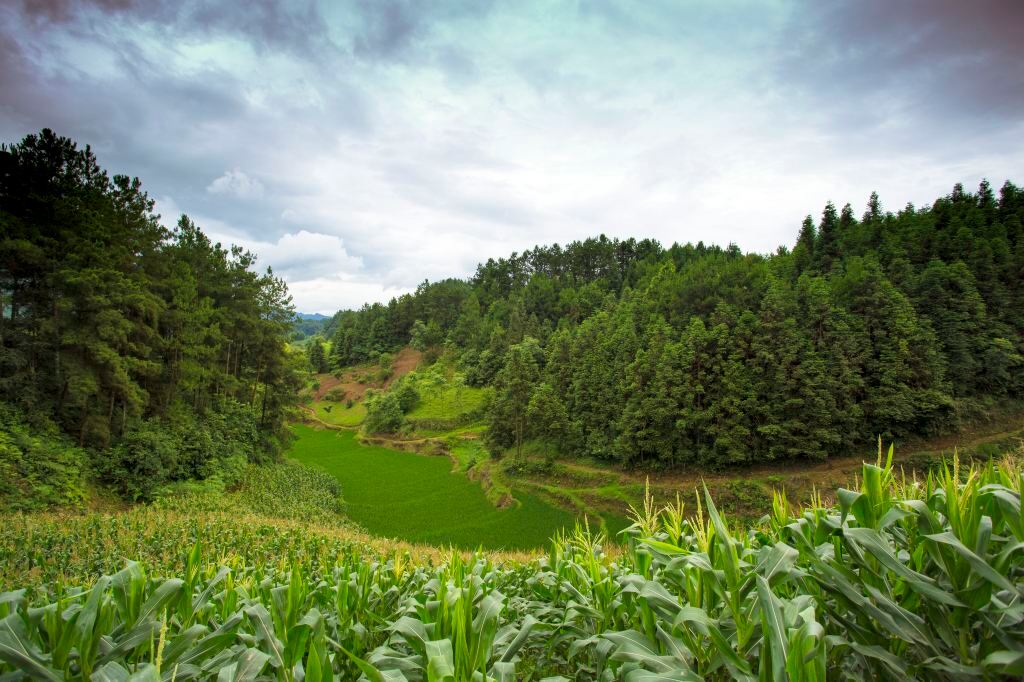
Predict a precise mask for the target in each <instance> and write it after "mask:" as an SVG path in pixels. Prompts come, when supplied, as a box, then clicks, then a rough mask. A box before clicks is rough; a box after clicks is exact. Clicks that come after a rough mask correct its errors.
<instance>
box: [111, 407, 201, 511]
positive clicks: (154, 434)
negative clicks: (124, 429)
mask: <svg viewBox="0 0 1024 682" xmlns="http://www.w3.org/2000/svg"><path fill="white" fill-rule="evenodd" d="M180 445H181V443H180V441H179V440H178V439H176V438H174V434H173V433H171V432H170V431H168V430H167V429H165V428H162V427H161V426H160V425H159V424H153V423H146V422H144V423H143V424H141V425H140V426H139V427H138V428H137V429H135V430H134V431H130V432H128V433H127V434H125V436H124V437H123V438H122V439H121V442H119V443H118V444H117V445H115V446H114V447H112V448H110V449H109V450H107V451H105V452H101V453H98V454H97V456H96V458H95V468H96V472H97V473H98V474H99V477H100V480H101V481H103V482H104V483H106V484H108V485H110V486H111V487H112V488H114V490H116V491H117V492H118V494H120V495H121V496H122V497H125V498H128V499H131V500H136V501H138V500H144V501H148V500H150V499H152V495H153V492H154V491H155V490H156V489H157V488H159V487H160V486H162V485H164V484H166V483H169V482H170V481H172V480H175V474H178V475H179V476H180V473H181V472H182V471H183V470H187V467H188V466H189V464H190V462H188V461H185V462H179V461H178V452H179V446H180ZM186 457H188V455H186ZM179 467H184V469H183V468H179Z"/></svg>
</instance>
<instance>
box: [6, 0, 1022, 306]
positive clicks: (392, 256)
mask: <svg viewBox="0 0 1024 682" xmlns="http://www.w3.org/2000/svg"><path fill="white" fill-rule="evenodd" d="M179 4H180V3H166V8H168V9H167V11H168V12H169V13H170V15H171V16H172V17H179V18H182V20H181V21H178V22H175V21H166V20H151V21H143V20H140V19H138V18H137V17H135V15H133V14H132V13H111V14H109V15H107V16H106V17H105V18H106V19H107V20H105V21H88V22H86V21H81V22H79V23H74V22H72V23H71V24H68V25H60V26H57V25H53V24H49V23H39V22H33V21H30V20H28V19H25V20H21V19H19V18H18V17H17V16H15V15H16V14H17V12H15V11H14V10H10V11H9V12H8V14H7V15H4V18H5V19H9V20H10V21H9V23H7V24H6V25H4V26H6V29H5V28H4V26H0V43H3V39H5V38H6V39H8V41H9V44H10V45H15V46H20V48H21V49H20V52H19V55H21V57H22V60H21V61H19V60H18V59H13V58H12V60H11V69H9V70H10V72H11V74H14V75H12V76H10V77H8V78H7V79H6V80H4V81H3V82H4V85H5V86H7V87H5V88H0V109H2V110H3V111H4V113H5V116H3V117H0V133H2V134H3V135H5V136H6V137H5V138H3V139H0V141H10V140H13V139H17V138H18V137H20V136H21V135H23V134H25V133H27V132H32V131H33V130H38V129H39V128H40V127H42V125H47V126H50V127H53V128H55V129H57V130H58V132H60V133H61V134H65V135H71V136H72V137H75V138H76V139H77V140H78V141H79V142H80V143H82V144H85V143H92V144H93V145H94V149H96V151H97V153H98V154H99V156H100V162H101V163H102V164H104V166H105V167H107V168H108V169H110V170H111V171H113V172H129V173H131V174H132V175H136V174H137V175H139V176H140V177H142V179H143V180H144V181H145V183H146V186H147V188H148V189H152V191H153V192H154V194H155V195H156V196H159V197H161V198H160V199H159V201H158V208H159V210H160V211H161V213H163V215H164V222H165V224H168V225H169V226H171V225H173V223H174V222H175V221H176V219H177V217H178V215H179V214H180V212H181V208H185V209H186V210H187V211H188V212H189V214H190V215H191V216H192V217H193V219H194V220H195V221H196V222H197V223H198V224H199V225H200V226H201V227H203V228H204V229H205V230H206V231H207V232H208V233H210V234H211V236H212V237H213V238H214V239H217V240H220V241H222V242H223V243H225V244H227V243H238V244H241V245H243V246H245V247H246V248H249V249H250V250H252V251H254V252H255V253H257V254H258V255H259V258H260V265H262V266H265V265H268V264H269V265H272V266H273V267H274V270H275V271H276V272H278V273H279V274H281V276H283V277H284V278H285V279H286V280H287V281H288V282H289V284H290V288H291V290H292V293H293V295H294V297H295V300H296V302H297V305H298V307H299V308H300V309H301V310H304V311H310V312H312V311H322V312H330V311H333V310H335V309H337V308H340V307H358V306H359V305H360V304H362V303H363V302H365V301H380V300H386V299H387V298H389V297H390V296H391V295H394V294H395V293H401V292H404V291H408V290H410V289H413V288H415V286H416V285H417V284H418V283H419V282H421V281H423V279H424V278H429V279H431V280H436V279H440V278H443V277H449V276H467V275H470V274H472V272H473V270H474V268H475V266H476V264H477V263H479V262H481V261H485V260H486V259H487V258H490V257H501V256H507V255H509V253H511V252H512V251H513V250H516V251H522V250H523V249H525V248H529V247H531V246H533V245H535V244H550V243H553V242H560V243H563V244H564V243H566V242H568V241H572V240H575V239H583V238H586V237H589V236H596V235H597V234H599V233H602V232H603V233H605V234H607V235H609V236H618V237H630V236H635V237H638V238H643V237H653V238H656V239H659V240H660V241H662V243H663V244H665V245H668V244H670V243H671V242H673V241H682V242H686V241H697V240H704V241H705V242H716V243H719V244H725V243H727V242H730V241H733V242H736V243H737V244H738V245H739V246H740V247H741V248H742V249H744V250H755V251H760V252H768V251H772V250H774V249H775V248H776V247H777V246H778V245H780V244H790V245H791V244H792V243H793V242H794V240H795V237H796V233H797V230H798V229H799V225H800V221H801V218H802V217H803V216H804V215H805V214H807V213H813V214H815V215H817V214H819V213H820V211H821V208H822V206H823V205H824V203H825V201H827V200H830V199H831V200H833V201H835V202H836V203H837V204H839V205H841V204H842V203H845V202H846V201H850V202H851V203H852V204H853V205H854V207H855V209H856V212H857V213H858V214H859V213H860V210H861V209H862V207H863V204H864V202H865V201H866V200H867V197H868V195H869V193H870V192H871V191H872V190H877V191H878V192H879V193H880V195H881V198H882V201H883V203H884V205H885V206H886V207H887V208H891V209H898V208H900V207H902V206H903V205H904V204H905V203H906V202H907V201H913V202H915V203H916V204H918V205H920V204H921V203H922V202H930V201H931V200H933V199H934V198H935V197H936V196H939V195H941V194H944V193H946V192H948V191H949V190H950V188H951V186H952V184H953V183H954V182H956V181H958V180H959V181H962V182H964V183H965V185H971V184H974V183H976V182H977V180H978V179H980V177H981V176H987V177H988V178H989V179H990V180H991V181H992V182H993V184H995V185H996V186H998V185H999V184H1001V182H1002V181H1003V180H1004V179H1005V178H1007V177H1009V178H1011V179H1016V180H1017V181H1018V182H1019V181H1020V180H1021V178H1020V177H1019V176H1018V177H1016V178H1014V177H1013V175H1014V174H1019V173H1020V168H1021V167H1022V166H1024V148H1022V147H1021V145H1019V144H1017V141H1018V140H1019V139H1020V136H1021V133H1022V131H1024V125H1022V122H1024V117H1022V116H1021V115H1020V113H1019V112H1020V107H1015V108H1013V109H1011V110H1010V111H1012V113H1010V114H1000V115H999V116H998V117H994V118H988V117H989V116H994V114H990V113H985V112H988V111H989V109H990V107H988V101H987V100H985V99H984V98H983V97H981V96H980V95H979V96H978V98H977V101H974V100H972V99H970V98H965V99H964V102H965V104H966V105H971V106H966V108H965V109H964V110H962V111H960V112H959V114H958V113H957V111H956V109H957V108H956V107H954V106H953V105H951V104H950V103H949V101H948V100H942V101H943V104H942V106H938V105H936V104H935V103H934V102H933V101H931V100H930V99H929V97H928V96H926V95H927V94H928V92H929V90H928V89H927V88H925V89H921V87H923V86H921V83H920V82H919V79H916V78H910V77H906V76H907V73H908V72H907V71H905V70H901V68H900V64H899V63H898V60H896V61H895V62H893V63H892V64H889V66H891V67H892V69H891V71H890V72H888V76H889V79H888V80H892V81H894V82H898V84H899V90H900V97H898V98H896V99H895V100H894V99H892V98H890V97H889V96H888V95H889V94H892V91H891V90H885V89H881V90H880V89H878V88H879V86H878V84H877V83H876V79H875V78H873V77H872V74H877V73H880V72H881V71H883V69H881V68H878V69H874V70H870V69H869V70H863V69H860V68H859V67H858V66H857V60H856V59H853V62H852V66H851V68H852V69H853V71H852V73H853V75H856V74H857V73H860V74H861V75H862V76H864V79H863V80H860V79H858V80H857V82H856V83H852V84H851V83H850V82H848V80H847V79H836V78H834V75H833V73H832V67H833V66H842V64H836V63H835V60H836V59H840V60H842V59H846V58H848V57H850V55H851V54H852V53H848V52H847V51H842V50H841V51H838V52H835V53H828V54H830V55H831V56H832V59H826V60H824V61H823V62H822V63H823V64H824V65H825V67H827V68H825V73H824V76H827V77H828V78H829V79H831V80H834V81H835V83H836V86H837V87H839V86H841V87H842V88H843V96H841V97H835V96H833V94H831V90H829V91H828V93H829V94H828V96H827V97H825V96H823V95H822V94H821V93H818V94H815V89H814V88H811V87H808V83H818V82H819V80H820V78H818V76H821V74H818V76H815V77H814V78H811V79H810V80H809V81H808V80H807V78H806V77H802V76H800V74H799V73H796V74H795V75H794V69H793V68H792V63H791V62H792V60H793V59H794V58H799V59H797V61H798V62H799V63H803V62H804V61H805V60H808V59H810V60H813V56H814V53H813V52H811V53H804V52H802V51H800V50H799V49H796V48H795V47H794V44H792V36H791V35H790V34H788V33H787V32H786V31H784V30H783V29H784V28H786V27H787V26H789V27H790V28H791V29H792V30H798V29H813V28H814V25H813V23H812V24H808V21H809V20H810V19H813V17H812V16H810V15H809V13H808V12H807V11H805V9H802V8H800V7H799V6H794V5H787V4H785V3H783V4H781V5H780V4H777V3H768V4H765V3H757V2H740V3H726V4H722V3H706V4H700V3H688V4H687V5H686V7H685V8H679V9H677V10H672V9H671V3H668V4H667V5H666V4H658V3H620V4H616V3H614V2H602V3H562V4H558V3H555V4H553V5H552V4H551V3H546V2H543V1H542V0H541V2H539V3H536V4H530V3H529V2H524V3H496V4H494V5H493V6H492V7H491V10H488V11H485V10H482V9H481V10H479V11H473V12H469V13H459V12H451V11H449V10H444V11H440V10H432V9H431V8H432V7H434V6H433V5H431V4H430V3H404V4H403V3H399V4H396V5H394V7H392V6H391V5H390V4H389V5H388V6H387V7H386V8H383V7H378V6H377V5H376V4H375V3H363V4H361V7H362V9H354V8H346V7H343V6H341V5H338V6H336V7H333V8H332V10H330V11H328V12H327V13H326V15H325V17H324V20H325V22H326V23H327V29H328V32H329V33H330V41H327V42H323V41H317V40H316V38H317V34H316V33H315V31H311V27H314V26H315V22H309V21H306V20H305V17H301V19H302V20H301V21H296V22H294V23H290V22H288V21H283V22H282V21H281V20H280V19H281V17H279V16H278V15H277V14H276V13H274V12H271V13H270V14H267V15H265V16H264V15H261V14H259V13H257V15H251V13H247V12H244V11H242V10H238V11H237V12H236V11H234V10H230V11H229V10H225V11H224V12H222V13H214V14H213V15H211V17H209V18H211V19H215V20H217V22H216V23H215V25H212V26H205V27H204V28H202V29H198V28H197V26H198V25H199V23H198V22H195V21H191V20H190V19H191V17H190V16H189V15H188V14H187V12H186V14H184V15H180V16H179V15H178V14H176V13H175V12H173V11H172V10H173V9H174V8H175V7H177V6H178V5H179ZM540 4H542V5H543V11H540V10H539V9H538V5H540ZM186 5H187V3H186ZM144 6H145V7H149V6H153V7H160V6H161V4H160V3H142V4H141V5H139V7H140V8H142V7H144ZM844 6H845V5H844ZM438 7H440V6H438ZM849 7H850V8H857V7H859V5H858V4H857V3H850V4H849ZM907 7H914V5H912V4H911V5H907ZM375 11H380V12H385V11H386V12H398V14H400V15H403V16H404V15H405V14H409V16H408V17H407V18H409V19H410V22H411V23H408V25H409V26H414V27H416V30H410V31H408V32H406V33H402V32H399V33H398V34H396V35H394V36H390V37H389V35H380V36H378V35H376V34H374V35H373V36H370V37H371V38H374V36H376V39H378V43H379V44H378V45H377V48H376V49H375V50H370V49H369V48H367V49H364V50H363V51H362V53H361V54H360V55H359V56H358V58H355V59H354V58H353V52H352V49H351V46H352V45H354V44H357V43H358V44H363V43H365V45H364V47H365V46H366V45H370V43H367V39H366V36H363V39H362V43H359V40H360V36H359V25H360V22H359V17H360V13H361V12H370V13H371V14H372V13H373V12H375ZM865 11H868V13H869V14H870V13H872V12H873V11H874V10H865ZM2 12H3V10H0V14H2ZM97 12H99V10H97ZM907 12H909V13H910V14H913V13H914V12H913V11H912V10H907ZM410 13H411V14H410ZM927 14H928V16H927V17H923V18H925V19H928V20H929V21H931V20H934V18H935V15H936V13H934V12H930V13H927ZM969 14H970V15H971V16H974V17H982V15H983V14H985V13H979V12H972V13H969ZM243 15H244V16H245V17H246V18H254V19H255V20H256V23H255V24H252V23H249V22H247V21H238V20H237V19H238V17H241V16H243ZM421 15H422V16H421ZM155 16H158V17H161V18H162V15H160V14H159V13H158V14H157V15H155ZM133 17H135V18H133ZM261 17H262V19H261ZM285 18H287V17H285ZM399 18H401V17H399ZM186 19H188V20H186ZM911 19H913V21H911V22H909V23H907V22H904V23H902V24H899V26H910V25H916V24H917V18H916V17H911ZM421 20H422V21H421ZM370 23H371V24H372V25H374V26H376V25H377V24H374V23H373V22H370ZM3 24H4V22H2V21H0V25H3ZM399 24H400V25H406V24H403V23H402V22H399ZM1006 25H1007V26H1009V25H1011V24H1010V23H1009V22H1007V23H1006ZM381 26H384V24H381ZM950 26H951V27H952V29H955V30H954V33H955V32H956V30H958V25H953V24H950ZM39 27H45V30H42V29H40V28H39ZM254 27H255V28H254ZM851 30H853V29H852V28H851ZM872 30H873V29H872ZM890 30H894V31H895V30H896V29H895V28H893V27H890ZM797 32H799V31H797ZM385 33H387V32H385ZM1007 34H1008V35H1009V32H1007ZM822 35H823V36H833V37H834V34H833V33H832V32H824V33H822ZM979 35H982V34H980V33H979ZM862 37H865V38H870V37H871V36H870V35H868V34H865V35H864V36H862ZM1014 37H1015V36H1014ZM392 38H393V39H394V40H392ZM395 41H397V42H395ZM371 42H372V41H371ZM847 42H849V43H850V44H862V43H860V42H858V41H857V40H848V41H847ZM1018 42H1019V41H1018ZM844 44H845V43H844ZM863 44H867V43H863ZM913 44H914V41H910V42H909V43H908V45H913ZM310 46H316V49H309V48H310ZM797 47H798V46H797ZM392 48H394V49H392ZM943 49H945V46H943ZM103 50H106V52H104V51H103ZM794 50H796V52H795V53H794ZM862 52H863V54H865V55H868V54H872V55H874V54H875V52H872V51H870V50H867V51H862ZM895 54H896V55H897V56H899V51H897V52H896V53H895ZM388 55H391V57H388ZM808 55H811V56H808ZM887 55H890V52H888V51H884V50H883V51H878V53H877V55H876V56H877V58H878V59H881V60H883V61H885V60H887V59H890V56H891V55H890V56H887ZM825 56H828V55H825ZM873 58H874V57H873ZM950 61H951V62H956V61H957V60H953V59H951V60H950ZM961 61H963V60H961ZM966 61H967V62H968V63H969V64H976V65H978V67H979V68H982V67H984V66H985V58H984V55H980V54H979V56H978V58H977V59H974V58H972V59H970V60H966ZM923 63H926V64H927V65H928V69H929V73H930V74H931V76H930V79H926V80H927V81H928V83H931V84H932V85H933V86H935V85H937V84H938V85H941V84H947V85H951V84H955V83H957V82H959V83H964V82H972V81H971V79H963V78H959V79H955V80H954V79H952V78H950V77H949V74H950V73H953V72H949V71H942V68H943V65H942V64H939V63H937V62H935V60H931V59H929V60H926V61H925V62H923ZM780 64H781V65H782V66H785V65H787V64H789V67H788V68H781V67H780ZM446 65H447V66H446ZM932 69H934V72H932V71H931V70H932ZM797 71H799V70H797ZM988 71H989V72H991V73H995V74H998V73H1002V72H1004V71H1005V69H1002V70H999V69H988ZM914 73H916V72H914ZM811 75H812V76H814V75H815V74H811ZM805 76H806V74H805ZM140 78H141V79H144V81H145V82H146V83H147V87H145V88H140V87H139V82H140ZM801 78H802V79H803V80H801ZM0 80H2V79H0ZM999 83H1000V84H1001V83H1002V82H1001V81H999ZM847 89H849V91H847ZM1001 90H1002V91H1003V92H1004V94H1006V93H1009V94H1013V92H1014V91H1013V90H1012V88H1010V89H1006V88H1005V87H1003V88H1001ZM894 101H895V102H896V103H897V104H892V102H894ZM910 104H916V106H910ZM972 107H973V108H972ZM974 109H977V111H979V112H982V114H983V115H980V117H978V118H971V116H973V115H974V114H970V112H971V111H973V110H974ZM965 111H966V113H965ZM992 111H995V110H994V109H993V110H992ZM999 111H1005V109H999ZM226 168H227V169H231V170H227V171H224V169H226ZM242 169H245V170H244V171H243V170H242ZM197 177H198V178H202V179H203V180H201V181H197V180H196V178H197ZM208 178H214V179H213V180H212V181H211V182H209V184H208V185H206V186H204V182H205V179H208ZM167 195H172V196H173V197H174V199H173V200H172V199H171V198H170V197H169V196H167ZM179 207H181V208H179Z"/></svg>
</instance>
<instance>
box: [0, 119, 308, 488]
mask: <svg viewBox="0 0 1024 682" xmlns="http://www.w3.org/2000/svg"><path fill="white" fill-rule="evenodd" d="M153 207H154V203H153V201H152V200H151V199H150V198H149V197H148V196H147V194H146V193H145V192H144V191H143V190H142V188H141V185H140V182H139V180H138V179H131V178H128V177H125V176H123V175H115V176H113V177H112V178H111V177H109V176H108V175H107V173H106V172H105V171H103V170H102V169H101V168H100V167H99V165H98V164H97V161H96V158H95V156H94V155H93V153H92V152H91V151H90V149H89V148H88V147H86V148H85V149H79V148H78V147H77V146H76V145H75V143H74V142H72V141H71V140H68V139H66V138H62V137H57V136H56V135H54V134H53V133H52V132H51V131H49V130H44V131H42V132H41V133H40V134H39V135H29V136H28V137H26V138H25V139H24V140H23V141H22V142H20V143H18V144H14V145H11V146H4V147H3V148H2V149H0V303H2V305H0V313H2V314H0V395H2V396H3V400H5V401H7V402H8V403H9V404H10V405H9V407H10V406H11V405H13V407H14V408H15V412H13V413H12V412H11V410H10V409H7V410H6V412H5V413H4V414H5V415H6V417H5V423H4V424H3V425H2V426H4V428H5V430H7V431H12V430H14V431H17V432H18V433H22V435H24V431H25V429H26V428H27V425H25V424H22V425H21V426H19V425H18V424H17V423H16V422H17V421H19V420H20V421H23V422H29V423H30V424H31V425H34V426H35V428H44V427H45V426H46V425H47V424H48V425H49V426H50V427H51V429H52V428H53V427H54V425H55V426H56V427H57V428H58V429H59V431H62V432H63V433H64V434H66V436H65V438H66V439H67V441H68V442H70V443H71V444H73V445H75V446H77V447H79V448H81V447H84V448H87V449H91V450H92V451H94V452H96V453H99V454H98V455H97V456H96V458H95V461H94V462H93V466H94V467H95V469H96V471H97V472H98V473H99V475H100V477H101V478H103V479H106V480H108V481H109V482H111V483H113V484H115V485H117V486H118V487H119V488H121V489H122V490H123V492H125V493H126V494H129V495H133V496H136V497H139V496H143V497H144V496H145V495H146V494H147V493H148V491H149V490H151V489H152V488H154V487H155V486H158V485H160V484H161V483H163V482H166V481H171V480H176V479H186V478H206V477H208V476H209V475H213V474H216V473H225V470H230V469H233V470H235V471H237V469H238V468H239V466H243V465H244V462H245V461H252V460H259V459H261V458H264V457H267V456H268V455H270V454H272V453H273V452H274V451H275V450H276V449H277V448H278V447H279V441H280V439H281V438H282V437H283V436H284V434H285V430H284V420H285V417H286V410H287V408H288V407H289V406H290V405H292V404H294V401H295V391H296V386H295V382H296V379H295V376H296V373H295V368H294V361H293V360H292V359H291V358H290V357H289V355H288V354H287V347H286V339H287V335H288V333H289V332H290V322H291V320H292V318H293V315H294V310H293V309H292V307H291V303H290V298H289V296H288V293H287V290H286V288H285V285H284V284H283V282H282V281H281V280H279V279H277V278H276V277H274V276H273V274H272V273H271V271H270V270H268V271H267V272H266V274H258V273H257V272H254V270H253V267H254V265H255V258H254V256H253V255H252V254H250V253H248V252H245V251H242V250H241V249H239V248H237V247H232V248H231V249H224V248H221V246H220V245H219V244H212V243H211V242H210V240H209V239H208V238H207V237H206V236H205V235H204V234H203V232H202V231H201V230H200V229H199V228H198V227H197V226H196V225H195V224H193V223H192V222H191V221H190V220H189V219H188V218H187V217H185V216H182V217H181V219H180V221H179V222H178V224H177V227H176V228H175V229H173V230H167V229H165V228H164V227H162V226H161V225H160V223H159V222H158V216H157V215H155V214H154V213H153ZM16 413H20V415H21V417H16V416H12V415H14V414H16ZM19 429H20V430H19ZM12 432H13V431H12ZM22 441H24V442H21V445H20V446H17V447H20V448H21V450H20V451H21V452H22V455H23V457H22V459H23V460H24V461H23V462H22V465H21V466H29V465H30V463H31V462H30V460H31V459H32V458H31V457H29V456H28V455H25V454H24V453H25V452H28V450H30V449H31V446H32V443H31V442H30V441H27V440H25V439H24V438H22ZM6 454H7V455H9V454H10V453H6ZM23 473H24V472H23ZM26 475H27V474H26ZM225 475H227V474H226V473H225Z"/></svg>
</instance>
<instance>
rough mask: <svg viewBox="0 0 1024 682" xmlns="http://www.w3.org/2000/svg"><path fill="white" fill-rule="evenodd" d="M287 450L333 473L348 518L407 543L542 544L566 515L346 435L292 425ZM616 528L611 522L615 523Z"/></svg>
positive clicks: (428, 460) (568, 519)
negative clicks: (501, 503) (503, 503)
mask: <svg viewBox="0 0 1024 682" xmlns="http://www.w3.org/2000/svg"><path fill="white" fill-rule="evenodd" d="M295 431H296V433H297V435H298V436H299V439H298V440H297V441H296V443H295V445H294V446H293V447H292V450H291V452H290V455H291V456H292V457H293V458H295V459H297V460H298V461H300V462H302V463H304V464H309V465H313V466H318V467H320V468H322V469H324V470H325V471H327V472H328V473H331V474H332V475H334V476H335V477H336V478H337V479H338V480H339V481H340V482H341V486H342V491H343V496H344V499H345V504H346V508H347V511H348V515H349V517H350V518H351V519H352V520H353V521H355V522H357V523H359V524H361V525H362V526H364V527H365V528H366V529H367V530H368V531H370V532H371V533H374V534H377V535H383V536H387V537H400V538H402V539H404V540H408V541H411V542H425V543H434V544H441V545H447V544H453V545H455V546H458V547H475V546H483V547H486V548H491V549H497V548H511V549H526V548H533V547H541V546H544V545H546V544H547V541H548V539H549V538H550V537H551V535H552V534H553V533H554V532H556V531H557V530H558V529H560V528H564V527H571V526H572V525H573V523H574V520H575V519H574V516H573V514H571V513H569V512H567V511H564V510H562V509H558V508H555V507H553V506H551V505H548V504H546V503H544V502H543V501H541V500H540V499H538V498H537V497H535V496H533V495H528V494H517V495H516V498H517V499H518V501H519V502H520V506H518V507H515V508H511V509H505V510H502V509H497V508H495V507H494V505H492V504H491V503H490V502H489V501H488V500H487V498H486V496H485V495H484V493H483V491H482V490H481V488H480V486H479V485H478V484H477V483H475V482H473V481H470V480H469V479H468V478H466V477H465V476H463V475H461V474H458V473H453V472H452V470H451V469H452V462H451V460H449V459H448V458H444V457H425V456H421V455H415V454H410V453H405V452H398V451H395V450H388V449H386V448H381V447H373V446H364V445H361V444H360V443H359V442H358V441H356V439H355V435H354V434H353V433H351V432H344V431H327V430H324V431H317V430H314V429H312V428H309V427H306V426H296V427H295ZM616 525H617V524H616Z"/></svg>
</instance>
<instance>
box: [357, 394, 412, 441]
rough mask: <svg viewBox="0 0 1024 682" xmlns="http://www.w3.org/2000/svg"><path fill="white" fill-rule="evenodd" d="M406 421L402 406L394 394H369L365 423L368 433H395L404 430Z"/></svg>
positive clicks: (364, 427) (364, 426)
mask: <svg viewBox="0 0 1024 682" xmlns="http://www.w3.org/2000/svg"><path fill="white" fill-rule="evenodd" d="M404 421H405V416H404V415H403V414H402V406H401V404H399V402H398V398H397V397H396V396H395V395H394V394H393V393H372V394H367V398H366V420H365V421H364V422H363V429H364V430H365V431H366V432H367V433H395V432H396V431H398V430H399V429H401V428H402V424H403V423H404Z"/></svg>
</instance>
